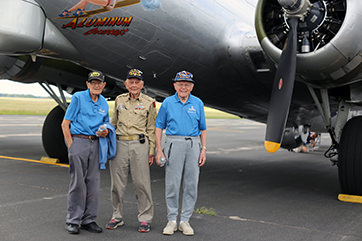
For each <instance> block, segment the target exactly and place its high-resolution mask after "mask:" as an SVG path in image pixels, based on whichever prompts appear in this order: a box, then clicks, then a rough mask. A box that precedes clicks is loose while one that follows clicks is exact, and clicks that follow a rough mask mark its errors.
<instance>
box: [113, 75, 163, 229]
mask: <svg viewBox="0 0 362 241" xmlns="http://www.w3.org/2000/svg"><path fill="white" fill-rule="evenodd" d="M124 84H125V86H126V88H127V90H128V91H129V92H128V93H125V94H121V95H119V96H117V98H116V100H115V104H114V111H113V116H112V120H111V123H112V124H113V126H114V127H115V128H116V134H117V155H116V157H115V158H114V159H113V160H112V161H111V162H110V172H111V198H112V205H113V214H112V218H111V220H110V222H109V223H108V224H107V226H106V228H107V229H116V228H117V227H120V226H123V225H124V221H123V195H124V192H125V189H126V185H127V182H128V173H129V172H130V173H131V177H132V182H133V185H134V187H135V191H136V196H137V201H138V216H137V217H138V221H139V222H140V225H139V228H138V231H139V232H149V231H150V229H151V226H150V224H151V222H152V218H153V201H152V195H151V179H150V170H149V166H151V165H152V163H153V161H154V158H155V119H156V103H155V101H154V100H153V99H152V98H151V97H149V96H147V95H145V94H142V93H141V90H142V88H143V85H144V82H143V73H142V72H141V71H140V70H138V69H131V70H130V71H129V72H128V75H127V79H126V81H125V82H124Z"/></svg>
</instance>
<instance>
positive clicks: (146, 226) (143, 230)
mask: <svg viewBox="0 0 362 241" xmlns="http://www.w3.org/2000/svg"><path fill="white" fill-rule="evenodd" d="M149 231H151V225H149V224H148V223H146V222H141V224H140V226H139V227H138V232H140V233H148V232H149Z"/></svg>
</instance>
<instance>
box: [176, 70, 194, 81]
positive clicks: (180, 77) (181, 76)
mask: <svg viewBox="0 0 362 241" xmlns="http://www.w3.org/2000/svg"><path fill="white" fill-rule="evenodd" d="M193 77H194V76H193V75H192V74H191V73H190V72H188V71H186V70H183V71H181V72H178V73H177V74H176V77H175V78H174V79H173V81H174V82H177V81H187V82H192V83H194V80H193V79H192V78H193Z"/></svg>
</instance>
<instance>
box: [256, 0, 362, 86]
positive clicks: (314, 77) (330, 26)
mask: <svg viewBox="0 0 362 241" xmlns="http://www.w3.org/2000/svg"><path fill="white" fill-rule="evenodd" d="M310 2H311V4H312V7H311V8H310V9H309V10H308V14H307V15H306V16H305V18H304V20H303V21H300V23H299V25H298V53H297V77H298V78H301V79H302V80H304V81H306V82H308V83H309V84H311V85H312V86H315V87H320V88H331V87H338V86H343V85H346V84H350V83H353V82H355V81H358V80H360V79H361V77H362V76H361V71H360V69H361V67H362V41H361V39H362V32H361V31H360V26H359V24H360V22H361V21H362V14H361V10H362V1H360V0H311V1H310ZM255 26H256V32H257V36H258V40H259V42H260V44H261V46H262V48H263V49H264V50H265V52H266V53H267V54H268V55H269V57H270V58H271V59H272V60H273V61H274V62H276V63H277V62H278V60H279V58H280V55H281V52H282V48H283V45H284V43H285V40H286V38H287V35H288V31H289V27H288V24H287V21H286V16H285V14H284V11H283V9H282V8H281V6H280V5H279V3H278V1H277V0H260V1H259V3H258V6H257V12H256V19H255Z"/></svg>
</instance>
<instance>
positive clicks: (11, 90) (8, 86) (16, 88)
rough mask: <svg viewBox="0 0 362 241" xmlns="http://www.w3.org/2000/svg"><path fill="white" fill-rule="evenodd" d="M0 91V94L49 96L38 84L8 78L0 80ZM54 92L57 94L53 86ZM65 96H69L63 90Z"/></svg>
mask: <svg viewBox="0 0 362 241" xmlns="http://www.w3.org/2000/svg"><path fill="white" fill-rule="evenodd" d="M0 86H1V87H0V93H1V94H20V95H34V96H41V97H50V96H49V94H48V93H47V92H46V91H45V90H44V89H43V88H42V87H41V86H40V85H39V84H38V83H34V84H22V83H19V82H15V81H10V80H0ZM52 87H53V90H54V92H55V93H56V94H57V95H58V96H59V92H58V89H57V88H54V86H52ZM64 94H65V96H70V95H68V94H67V93H66V92H64Z"/></svg>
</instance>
